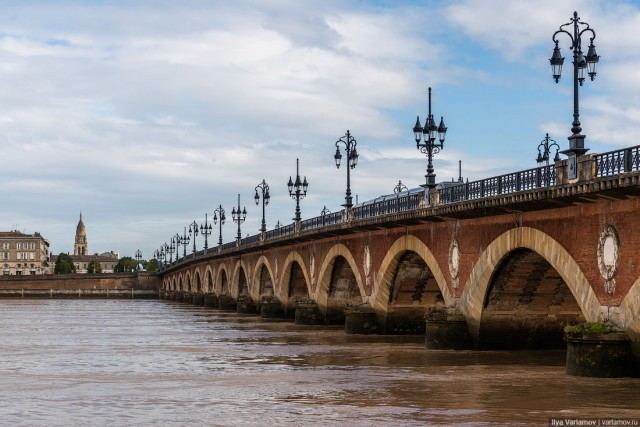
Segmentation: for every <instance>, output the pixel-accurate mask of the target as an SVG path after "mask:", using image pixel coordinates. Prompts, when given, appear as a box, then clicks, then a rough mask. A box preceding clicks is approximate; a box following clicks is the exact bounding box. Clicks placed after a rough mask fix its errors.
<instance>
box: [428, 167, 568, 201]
mask: <svg viewBox="0 0 640 427" xmlns="http://www.w3.org/2000/svg"><path fill="white" fill-rule="evenodd" d="M555 184H556V168H555V165H549V166H542V167H539V168H534V169H527V170H524V171H519V172H512V173H508V174H506V175H500V176H494V177H491V178H486V179H482V180H480V181H473V182H466V183H464V184H459V185H452V186H449V187H445V188H442V189H440V190H438V193H439V195H440V204H441V205H446V204H450V203H456V202H462V201H467V200H477V199H482V198H485V197H492V196H500V195H503V194H509V193H517V192H518V191H525V190H533V189H536V188H544V187H549V186H551V185H555Z"/></svg>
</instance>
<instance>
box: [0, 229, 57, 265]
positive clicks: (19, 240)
mask: <svg viewBox="0 0 640 427" xmlns="http://www.w3.org/2000/svg"><path fill="white" fill-rule="evenodd" d="M0 251H1V252H0V257H1V258H2V259H1V260H0V262H1V263H2V274H3V275H4V276H13V275H15V276H22V275H36V274H46V273H48V272H49V241H48V240H47V239H45V238H44V237H42V235H41V234H40V233H38V232H35V233H33V234H25V233H22V232H20V231H17V230H14V231H1V232H0Z"/></svg>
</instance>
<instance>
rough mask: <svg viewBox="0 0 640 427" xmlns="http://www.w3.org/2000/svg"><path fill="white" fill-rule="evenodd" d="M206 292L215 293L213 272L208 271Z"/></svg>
mask: <svg viewBox="0 0 640 427" xmlns="http://www.w3.org/2000/svg"><path fill="white" fill-rule="evenodd" d="M204 280H205V284H206V285H205V286H206V289H205V292H207V293H210V292H213V278H212V277H211V271H207V275H206V276H205V279H204Z"/></svg>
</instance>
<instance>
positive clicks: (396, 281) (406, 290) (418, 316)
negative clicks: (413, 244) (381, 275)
mask: <svg viewBox="0 0 640 427" xmlns="http://www.w3.org/2000/svg"><path fill="white" fill-rule="evenodd" d="M395 261H396V262H395V263H393V265H392V267H394V268H393V270H394V271H393V274H392V279H391V282H390V286H389V301H388V305H387V316H386V322H385V331H386V332H387V333H393V334H424V333H425V319H424V315H425V312H426V311H427V310H428V309H429V308H431V307H444V306H445V301H444V297H443V295H442V292H441V291H440V287H439V286H438V283H437V281H436V279H435V277H434V275H433V272H432V271H431V269H430V268H429V267H428V266H427V264H426V262H425V261H424V260H423V259H422V257H421V256H420V255H419V254H417V253H416V252H413V251H405V252H402V253H400V254H398V256H397V257H396V260H395Z"/></svg>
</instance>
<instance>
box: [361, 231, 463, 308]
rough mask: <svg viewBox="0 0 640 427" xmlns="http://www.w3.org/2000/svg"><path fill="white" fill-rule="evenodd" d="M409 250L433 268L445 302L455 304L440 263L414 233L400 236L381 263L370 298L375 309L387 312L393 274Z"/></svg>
mask: <svg viewBox="0 0 640 427" xmlns="http://www.w3.org/2000/svg"><path fill="white" fill-rule="evenodd" d="M408 251H411V252H415V253H417V254H418V255H419V256H420V258H422V260H423V261H424V262H425V264H427V267H429V270H431V274H433V277H434V279H435V280H436V283H437V284H438V288H440V292H441V293H442V297H443V298H444V302H445V304H446V305H447V306H448V307H450V306H452V305H453V304H454V297H453V295H452V294H451V292H450V291H449V287H448V286H447V281H446V279H445V277H444V274H443V273H442V269H441V268H440V265H438V262H437V261H436V259H435V257H434V256H433V253H432V252H431V250H430V249H429V248H428V247H427V245H425V244H424V242H422V240H420V239H418V238H417V237H415V236H412V235H406V236H402V237H400V238H399V239H398V240H396V241H395V242H394V243H393V244H392V245H391V247H390V248H389V250H388V251H387V254H386V255H385V257H384V259H383V260H382V262H381V263H380V268H379V269H378V273H377V275H376V277H379V278H380V280H378V281H377V283H374V287H373V290H372V292H371V299H370V302H371V305H372V306H373V307H374V309H375V310H376V311H377V312H383V313H384V312H387V309H388V305H389V290H390V288H391V281H392V280H393V274H394V272H395V269H396V267H397V265H398V260H399V259H400V257H401V256H402V255H403V254H404V253H405V252H408Z"/></svg>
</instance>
